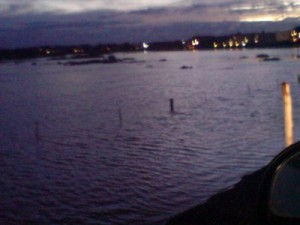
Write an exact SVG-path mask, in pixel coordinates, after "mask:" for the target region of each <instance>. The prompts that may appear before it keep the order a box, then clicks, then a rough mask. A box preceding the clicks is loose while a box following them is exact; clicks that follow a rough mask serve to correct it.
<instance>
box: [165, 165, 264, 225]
mask: <svg viewBox="0 0 300 225" xmlns="http://www.w3.org/2000/svg"><path fill="white" fill-rule="evenodd" d="M265 171H266V168H262V169H260V170H258V171H256V172H254V173H253V174H250V175H246V176H244V177H243V178H242V180H241V181H240V182H239V183H237V184H236V185H235V186H234V187H233V188H232V189H230V190H227V191H225V192H222V193H219V194H216V195H214V196H213V197H211V198H210V199H208V200H207V202H206V203H204V204H202V205H199V206H196V207H194V208H192V209H189V210H187V211H185V212H183V213H181V214H179V215H177V216H175V217H173V218H171V219H170V220H169V221H168V222H167V225H179V224H180V225H185V224H186V225H193V224H195V225H196V224H201V225H245V224H256V225H259V224H261V223H260V219H259V216H258V209H259V203H258V198H259V193H260V184H261V181H262V178H263V176H264V173H265Z"/></svg>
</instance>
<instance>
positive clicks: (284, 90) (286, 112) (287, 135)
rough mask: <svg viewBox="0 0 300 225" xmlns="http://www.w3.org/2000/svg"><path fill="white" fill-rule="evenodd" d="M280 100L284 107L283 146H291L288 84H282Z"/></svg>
mask: <svg viewBox="0 0 300 225" xmlns="http://www.w3.org/2000/svg"><path fill="white" fill-rule="evenodd" d="M281 87H282V98H283V107H284V127H285V146H286V147H287V146H289V145H291V144H293V142H294V140H293V105H292V97H291V88H290V85H289V84H288V83H282V84H281Z"/></svg>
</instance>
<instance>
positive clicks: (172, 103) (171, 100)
mask: <svg viewBox="0 0 300 225" xmlns="http://www.w3.org/2000/svg"><path fill="white" fill-rule="evenodd" d="M170 112H171V113H173V112H174V100H173V98H171V99H170Z"/></svg>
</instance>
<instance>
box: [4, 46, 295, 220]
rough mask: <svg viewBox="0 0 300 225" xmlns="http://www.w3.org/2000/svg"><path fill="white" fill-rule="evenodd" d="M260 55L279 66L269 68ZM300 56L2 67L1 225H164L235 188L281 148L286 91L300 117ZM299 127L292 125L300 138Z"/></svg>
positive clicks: (173, 56)
mask: <svg viewBox="0 0 300 225" xmlns="http://www.w3.org/2000/svg"><path fill="white" fill-rule="evenodd" d="M295 51H296V53H295ZM262 52H263V53H267V54H270V55H271V56H280V57H281V58H282V60H281V61H279V62H260V61H259V60H258V59H256V57H255V56H256V55H257V54H259V53H262ZM294 54H297V50H291V49H281V50H243V51H215V52H214V51H204V52H163V53H148V54H143V53H137V54H129V55H128V54H118V55H117V56H118V57H119V58H122V57H128V56H130V57H135V58H137V59H141V60H145V61H146V62H145V63H136V64H122V63H120V64H112V65H89V66H78V67H63V66H61V65H56V64H55V62H50V63H49V61H45V60H39V61H38V63H37V66H32V65H31V63H30V62H25V63H21V64H13V63H10V64H3V65H1V67H2V68H1V74H0V94H1V95H0V104H1V109H0V125H1V129H0V144H1V150H0V154H1V155H0V172H1V177H0V184H1V185H0V199H1V205H0V211H1V212H2V215H1V216H0V222H1V224H2V223H3V224H5V223H10V224H24V222H27V223H38V224H155V223H157V224H159V223H160V222H161V221H164V220H165V219H166V218H168V217H169V216H171V215H174V214H175V213H177V212H180V211H182V210H185V209H187V208H189V207H191V206H194V205H195V204H199V203H201V202H203V201H205V200H206V199H207V198H208V197H209V196H211V195H213V194H214V193H216V192H218V191H219V190H222V189H225V188H228V187H230V186H232V185H233V184H234V183H236V182H237V181H238V180H239V179H240V177H241V176H242V175H244V174H246V173H249V172H251V171H254V170H256V169H258V168H260V167H261V166H263V165H265V164H266V163H268V162H269V161H270V160H271V159H272V157H273V156H275V155H276V154H277V153H278V152H279V151H280V150H281V149H282V148H283V147H284V141H283V119H282V102H281V101H282V100H281V96H280V83H281V82H282V81H287V82H291V83H292V93H293V95H294V96H295V98H294V105H295V111H297V110H299V102H298V101H297V96H299V89H300V87H299V86H298V84H296V81H297V73H300V66H299V60H297V59H295V57H293V55H294ZM242 56H247V58H245V59H241V57H242ZM161 59H167V61H166V62H161V61H160V60H161ZM183 65H186V66H192V67H193V68H192V69H187V70H181V69H180V67H181V66H183ZM170 98H173V99H174V101H175V113H173V114H171V113H170V112H169V99H170ZM36 121H39V135H40V138H41V140H40V141H39V142H38V143H37V141H36V140H35V128H34V126H35V122H36ZM297 124H299V116H297V113H295V126H296V127H295V130H296V138H298V136H299V135H298V134H299V126H298V127H297Z"/></svg>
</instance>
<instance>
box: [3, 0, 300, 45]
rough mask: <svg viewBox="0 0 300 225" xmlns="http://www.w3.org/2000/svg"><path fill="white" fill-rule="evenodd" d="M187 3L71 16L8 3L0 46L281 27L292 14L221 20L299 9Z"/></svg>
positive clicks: (292, 22) (157, 38) (288, 22)
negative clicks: (256, 20)
mask: <svg viewBox="0 0 300 225" xmlns="http://www.w3.org/2000/svg"><path fill="white" fill-rule="evenodd" d="M28 1H29V0H28ZM115 3H116V1H115ZM190 3H191V4H190V5H186V6H184V7H181V8H179V7H169V8H163V7H161V8H147V9H142V10H134V11H112V10H94V11H88V12H81V13H72V14H71V13H69V14H62V13H61V14H57V13H53V12H52V13H50V12H48V13H41V12H36V13H32V12H31V11H32V5H31V4H29V3H22V4H17V3H15V4H10V6H9V7H8V10H6V13H2V14H0V40H1V42H0V48H5V47H20V46H34V45H43V44H78V43H89V44H97V43H100V42H101V43H108V42H116V43H123V42H142V41H164V40H177V39H187V38H190V37H192V36H194V35H223V34H228V33H235V32H238V31H240V32H252V31H259V32H260V31H262V30H265V31H275V30H276V29H277V30H285V29H290V28H292V27H294V26H296V25H298V23H299V20H297V18H293V19H290V20H287V19H286V20H284V21H282V22H277V23H264V22H262V23H239V22H223V21H234V20H236V21H238V19H239V18H241V17H242V16H243V15H245V14H247V15H256V14H257V13H270V12H272V13H279V12H288V11H291V10H296V9H297V10H299V7H300V6H299V5H298V4H295V3H291V4H289V5H282V4H275V2H271V1H269V4H268V5H267V4H266V3H265V6H266V7H265V8H264V7H255V6H256V5H255V4H253V5H251V4H248V3H245V2H244V1H238V2H236V1H229V2H228V1H227V2H222V1H219V2H218V1H217V2H210V3H209V2H208V3H204V1H202V3H199V1H190ZM245 6H247V7H245ZM252 6H253V7H252ZM21 12H24V13H21ZM11 14H14V15H13V16H12V15H11ZM15 14H17V15H15Z"/></svg>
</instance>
